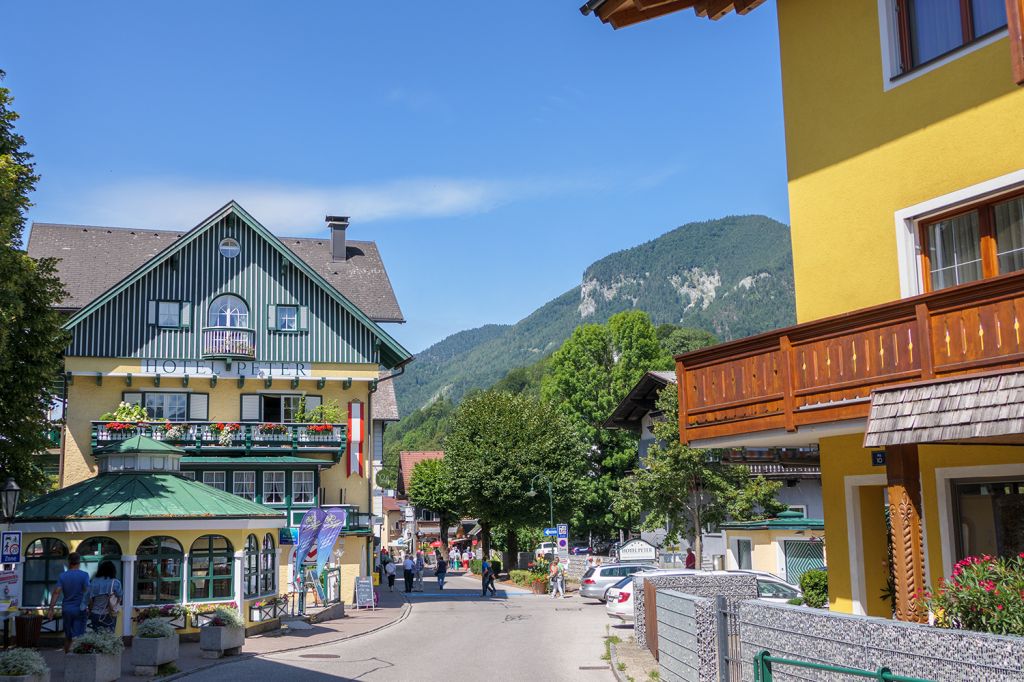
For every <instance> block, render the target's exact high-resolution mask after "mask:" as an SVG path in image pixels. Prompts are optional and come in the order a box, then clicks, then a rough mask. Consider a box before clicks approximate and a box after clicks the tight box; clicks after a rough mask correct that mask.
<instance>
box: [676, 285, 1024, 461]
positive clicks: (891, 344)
mask: <svg viewBox="0 0 1024 682" xmlns="http://www.w3.org/2000/svg"><path fill="white" fill-rule="evenodd" d="M1022 324H1024V271H1022V272H1017V273H1013V274H1009V275H1002V276H1000V277H994V278H992V279H986V280H981V281H979V282H972V283H970V284H965V285H962V286H958V287H954V288H950V289H943V290H941V291H936V292H932V293H928V294H923V295H920V296H915V297H913V298H905V299H900V300H898V301H893V302H891V303H886V304H883V305H880V306H875V307H872V308H864V309H861V310H856V311H853V312H850V313H846V314H843V315H838V316H836V317H830V318H825V319H821V320H815V321H813V322H807V323H804V324H799V325H796V326H793V327H787V328H785V329H779V330H775V331H772V332H768V333H765V334H760V335H758V336H752V337H750V338H746V339H740V340H738V341H732V342H729V343H723V344H719V345H717V346H711V347H709V348H705V349H702V350H698V351H694V352H691V353H687V354H685V355H681V356H679V357H677V358H676V373H677V378H678V379H679V386H680V427H681V428H680V436H681V438H682V439H683V441H684V442H687V443H690V442H693V441H705V440H708V439H720V438H735V437H737V436H744V435H750V434H755V433H758V432H766V431H788V432H793V431H798V430H799V429H800V428H801V427H804V426H808V425H814V424H827V423H834V422H840V421H845V420H852V419H863V418H865V417H866V416H867V414H868V409H869V407H870V399H871V391H872V390H873V389H877V388H882V387H891V386H893V385H896V384H901V383H907V382H912V381H920V380H929V379H936V378H947V377H952V376H957V375H966V374H970V373H977V372H985V371H991V370H999V369H1006V368H1013V367H1020V366H1021V365H1022V364H1024V329H1021V327H1022ZM771 440H772V439H771V438H769V437H766V438H765V441H766V442H765V443H764V444H766V445H768V444H772V443H770V442H768V441H771Z"/></svg>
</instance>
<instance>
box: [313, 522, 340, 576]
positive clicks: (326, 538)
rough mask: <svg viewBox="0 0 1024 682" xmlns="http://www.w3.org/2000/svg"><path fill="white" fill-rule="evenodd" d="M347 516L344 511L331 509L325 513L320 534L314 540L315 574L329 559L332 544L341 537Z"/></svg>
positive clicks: (322, 568)
mask: <svg viewBox="0 0 1024 682" xmlns="http://www.w3.org/2000/svg"><path fill="white" fill-rule="evenodd" d="M346 517H347V514H346V513H345V510H344V509H332V510H330V511H329V512H327V516H326V518H324V522H323V525H321V526H320V534H319V535H317V538H316V574H317V576H319V575H320V573H321V572H322V571H323V570H324V565H325V564H326V563H327V560H328V559H330V558H331V550H332V549H334V542H335V541H336V540H337V539H338V536H339V535H341V529H342V528H344V527H345V519H346Z"/></svg>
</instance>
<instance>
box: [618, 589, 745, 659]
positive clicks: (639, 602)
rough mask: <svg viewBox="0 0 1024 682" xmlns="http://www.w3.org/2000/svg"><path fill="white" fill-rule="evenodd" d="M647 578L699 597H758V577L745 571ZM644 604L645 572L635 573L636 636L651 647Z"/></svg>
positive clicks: (643, 643) (731, 599) (730, 599)
mask: <svg viewBox="0 0 1024 682" xmlns="http://www.w3.org/2000/svg"><path fill="white" fill-rule="evenodd" d="M647 579H648V580H649V581H651V583H652V584H653V585H654V586H655V587H657V588H658V589H661V588H671V589H674V590H678V591H679V592H683V593H685V594H690V595H693V596H695V597H706V598H714V597H715V596H716V595H719V594H722V595H725V597H726V599H728V600H729V601H730V602H732V601H735V600H738V599H753V598H755V597H757V577H756V576H754V575H753V574H744V573H686V574H682V575H672V574H664V573H662V574H658V573H655V574H653V575H651V574H648V575H647ZM645 615H646V611H645V607H644V574H643V573H637V574H636V575H634V576H633V617H634V627H633V635H634V636H635V637H636V641H637V643H638V644H640V646H647V625H646V623H645V621H644V618H645Z"/></svg>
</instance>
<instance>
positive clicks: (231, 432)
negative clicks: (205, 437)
mask: <svg viewBox="0 0 1024 682" xmlns="http://www.w3.org/2000/svg"><path fill="white" fill-rule="evenodd" d="M241 428H242V427H241V425H239V424H228V423H225V422H218V423H216V424H213V425H212V426H210V432H211V433H212V434H213V435H214V436H216V437H217V443H218V444H219V445H220V446H221V447H224V448H227V447H231V443H232V442H233V441H234V440H235V434H236V433H238V432H239V430H241Z"/></svg>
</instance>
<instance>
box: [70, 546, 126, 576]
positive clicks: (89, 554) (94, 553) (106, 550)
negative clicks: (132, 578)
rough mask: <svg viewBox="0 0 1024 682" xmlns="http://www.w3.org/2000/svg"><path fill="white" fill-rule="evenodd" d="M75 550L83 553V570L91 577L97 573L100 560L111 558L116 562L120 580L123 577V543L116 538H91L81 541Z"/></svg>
mask: <svg viewBox="0 0 1024 682" xmlns="http://www.w3.org/2000/svg"><path fill="white" fill-rule="evenodd" d="M75 551H76V552H78V553H79V554H81V555H82V570H83V571H85V572H86V573H88V574H89V577H90V578H92V577H93V576H94V575H96V569H97V568H99V567H100V562H103V561H107V560H110V561H113V562H114V568H115V569H116V570H117V578H118V580H120V579H121V545H119V544H117V542H116V541H115V540H113V539H111V538H106V537H95V538H89V539H88V540H83V541H82V542H80V543H79V544H78V547H76V548H75Z"/></svg>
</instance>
